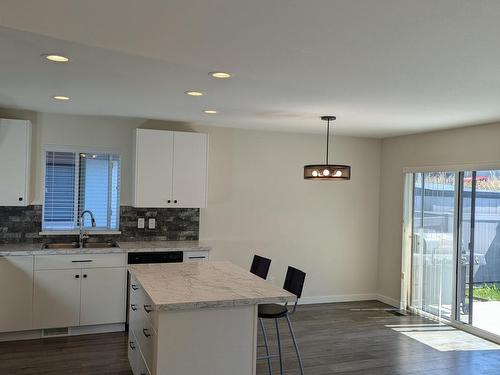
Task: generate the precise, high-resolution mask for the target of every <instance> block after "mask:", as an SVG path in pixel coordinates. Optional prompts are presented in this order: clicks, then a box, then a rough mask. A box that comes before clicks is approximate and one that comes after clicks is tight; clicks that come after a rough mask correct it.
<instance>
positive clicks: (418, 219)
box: [410, 172, 456, 319]
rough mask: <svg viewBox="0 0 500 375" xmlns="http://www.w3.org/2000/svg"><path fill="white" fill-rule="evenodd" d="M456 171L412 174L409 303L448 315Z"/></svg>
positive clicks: (440, 315) (452, 268)
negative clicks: (411, 239)
mask: <svg viewBox="0 0 500 375" xmlns="http://www.w3.org/2000/svg"><path fill="white" fill-rule="evenodd" d="M455 180H456V178H455V173H454V172H429V173H416V174H415V176H414V194H413V196H414V201H413V207H414V212H413V246H412V285H411V302H410V303H411V306H412V307H414V308H416V309H419V310H422V311H425V312H428V313H430V314H433V315H436V316H439V317H443V318H446V319H450V318H451V312H452V298H453V272H454V269H455V267H454V266H453V249H454V247H453V243H454V227H455V226H454V215H455Z"/></svg>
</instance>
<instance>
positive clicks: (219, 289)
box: [129, 262, 296, 311]
mask: <svg viewBox="0 0 500 375" xmlns="http://www.w3.org/2000/svg"><path fill="white" fill-rule="evenodd" d="M129 270H130V272H132V273H133V274H134V276H135V277H136V279H137V281H138V282H139V283H140V284H141V285H142V287H143V289H144V290H145V291H146V293H147V294H148V295H149V297H150V298H151V301H152V302H153V304H154V305H155V310H157V311H171V310H193V309H204V308H215V307H232V306H246V305H255V304H259V303H285V302H294V301H295V299H296V297H295V295H293V294H291V293H289V292H287V291H285V290H283V289H281V288H278V287H276V286H274V285H272V284H270V283H269V282H267V281H265V280H263V279H261V278H260V277H258V276H255V275H253V274H251V273H250V272H248V271H246V270H244V269H242V268H240V267H238V266H236V265H234V264H232V263H230V262H202V263H163V264H137V265H131V266H129Z"/></svg>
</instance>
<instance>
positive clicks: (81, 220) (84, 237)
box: [80, 210, 95, 248]
mask: <svg viewBox="0 0 500 375" xmlns="http://www.w3.org/2000/svg"><path fill="white" fill-rule="evenodd" d="M85 214H89V215H90V222H91V223H92V227H93V228H95V218H94V214H93V213H92V211H90V210H84V211H82V213H81V214H80V248H82V247H83V241H84V240H86V239H88V238H89V235H88V234H83V217H84V216H85Z"/></svg>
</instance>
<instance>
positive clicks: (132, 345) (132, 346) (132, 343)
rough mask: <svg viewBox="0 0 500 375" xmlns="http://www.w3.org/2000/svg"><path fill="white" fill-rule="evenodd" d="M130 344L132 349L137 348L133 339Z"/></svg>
mask: <svg viewBox="0 0 500 375" xmlns="http://www.w3.org/2000/svg"><path fill="white" fill-rule="evenodd" d="M128 344H129V346H130V349H132V350H135V345H134V342H133V341H129V343H128Z"/></svg>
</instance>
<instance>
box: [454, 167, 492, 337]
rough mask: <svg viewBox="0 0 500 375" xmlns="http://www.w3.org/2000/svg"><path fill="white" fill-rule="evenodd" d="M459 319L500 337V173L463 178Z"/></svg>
mask: <svg viewBox="0 0 500 375" xmlns="http://www.w3.org/2000/svg"><path fill="white" fill-rule="evenodd" d="M460 184H461V199H460V201H461V205H460V206H461V209H460V219H461V220H460V241H459V246H460V248H459V256H458V259H459V265H458V278H457V319H459V320H460V321H462V322H463V323H466V324H470V325H472V326H474V327H477V328H480V329H482V330H485V331H488V332H492V333H494V334H497V335H500V321H499V319H498V317H499V316H500V170H479V171H466V172H463V173H462V174H461V182H460Z"/></svg>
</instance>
